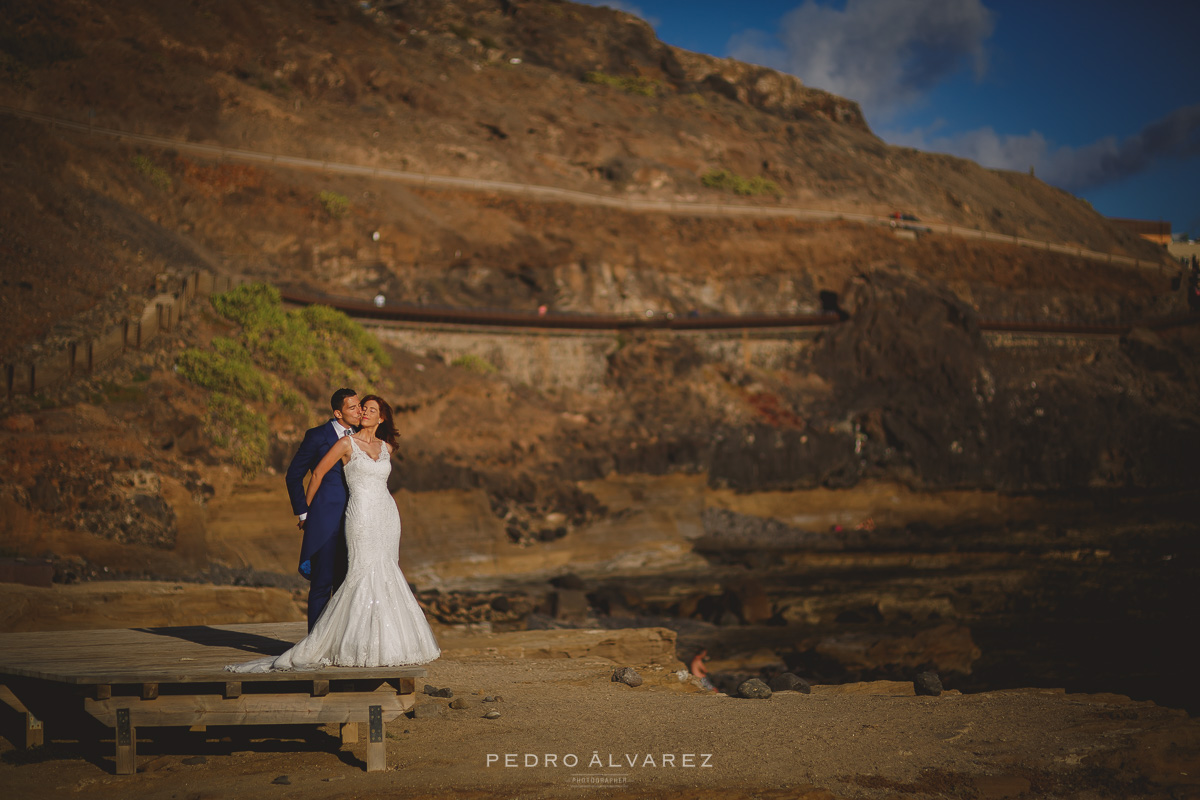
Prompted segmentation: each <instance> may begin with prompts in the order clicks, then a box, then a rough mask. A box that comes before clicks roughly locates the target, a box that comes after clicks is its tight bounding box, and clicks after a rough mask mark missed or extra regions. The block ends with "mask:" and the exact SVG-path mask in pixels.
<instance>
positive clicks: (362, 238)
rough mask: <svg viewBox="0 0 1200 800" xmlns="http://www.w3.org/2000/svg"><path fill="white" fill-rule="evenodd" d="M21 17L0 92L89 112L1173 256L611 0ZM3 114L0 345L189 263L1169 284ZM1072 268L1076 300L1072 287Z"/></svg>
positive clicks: (1004, 290)
mask: <svg viewBox="0 0 1200 800" xmlns="http://www.w3.org/2000/svg"><path fill="white" fill-rule="evenodd" d="M10 9H11V10H10V13H9V14H8V15H7V16H6V18H5V20H4V21H3V23H0V24H3V26H4V28H3V32H2V34H0V45H2V46H3V49H4V61H3V69H4V71H5V75H6V76H7V77H8V80H6V81H5V82H3V83H2V84H0V103H4V104H7V105H9V106H13V107H19V108H23V109H26V110H32V111H38V112H41V113H45V114H49V115H52V116H58V117H63V118H69V119H74V120H78V121H81V122H87V123H91V124H95V125H97V126H105V127H109V128H115V129H120V130H127V131H135V132H143V133H152V134H155V135H159V136H166V137H174V138H178V139H182V140H188V141H199V142H208V143H216V144H222V145H225V146H229V147H238V148H244V149H253V150H259V151H265V152H273V153H281V154H290V155H299V156H305V157H312V158H319V159H328V160H336V161H339V162H346V163H353V164H362V165H367V166H372V165H374V166H387V167H394V168H401V169H407V170H414V171H426V172H428V173H431V174H438V175H459V176H465V177H473V178H494V179H503V180H507V181H515V182H525V183H533V184H541V185H548V186H558V187H564V188H573V189H583V190H587V191H589V192H593V193H601V194H608V195H613V196H635V197H646V198H658V199H672V200H684V201H687V200H708V201H712V200H725V201H731V202H748V203H760V204H768V205H772V204H779V203H785V204H790V205H801V206H810V207H815V208H824V209H832V210H842V211H848V212H852V211H860V212H868V213H873V214H881V215H882V214H889V213H891V212H892V211H894V210H896V209H902V210H903V211H905V212H906V213H912V214H915V215H917V216H920V217H921V218H922V219H927V220H941V221H944V222H948V223H953V224H958V225H964V226H975V227H980V228H984V229H988V230H994V231H999V232H1002V233H1008V234H1020V235H1024V236H1029V237H1033V238H1037V239H1040V240H1047V241H1056V242H1064V243H1070V244H1076V245H1080V246H1084V247H1088V248H1092V249H1096V250H1100V251H1104V252H1117V253H1127V254H1131V255H1135V256H1138V257H1142V258H1149V259H1155V258H1157V257H1158V256H1157V253H1156V251H1155V250H1154V249H1153V248H1152V246H1150V245H1148V244H1146V243H1145V242H1142V241H1140V240H1137V239H1134V238H1131V237H1129V236H1128V235H1126V234H1124V233H1122V232H1120V231H1117V230H1115V229H1113V228H1111V227H1109V226H1108V225H1107V224H1106V222H1105V221H1104V220H1103V218H1101V217H1100V216H1099V215H1097V214H1096V213H1095V212H1093V211H1092V210H1091V209H1090V208H1089V207H1088V206H1087V204H1086V203H1083V202H1082V201H1079V200H1077V199H1076V198H1073V197H1071V196H1069V195H1067V194H1065V193H1063V192H1061V191H1058V190H1056V189H1052V188H1051V187H1048V186H1046V185H1045V184H1043V183H1041V182H1040V181H1037V180H1036V179H1034V178H1032V177H1030V176H1025V175H1019V174H1014V173H1001V172H995V171H990V170H984V169H982V168H980V167H979V166H977V165H975V164H973V163H971V162H967V161H963V160H960V159H953V158H950V157H947V156H937V155H930V154H922V153H918V152H916V151H912V150H906V149H901V148H893V147H889V146H887V145H885V144H884V143H883V142H881V141H880V140H879V139H878V138H876V137H875V136H874V135H873V134H872V133H871V132H870V130H869V128H868V126H867V124H866V122H865V121H864V120H863V118H862V116H861V113H860V112H859V111H858V109H857V107H856V106H855V105H854V104H853V103H852V102H850V101H846V100H844V99H841V98H837V97H835V96H832V95H829V94H827V93H825V92H822V91H820V90H819V89H816V88H812V87H805V86H803V85H802V84H800V82H799V81H797V80H796V79H794V78H791V77H788V76H784V75H780V74H777V73H774V72H771V71H769V70H765V69H763V68H758V67H751V66H749V65H744V64H739V63H737V62H731V61H722V60H718V59H713V58H710V57H707V56H702V55H698V54H694V53H686V52H683V51H679V50H677V49H675V48H672V47H669V46H667V45H665V44H663V43H661V42H659V41H657V39H655V37H654V35H653V32H652V31H651V29H650V28H649V27H648V26H647V25H645V23H643V22H641V21H639V20H637V19H636V18H634V17H630V16H628V15H626V14H623V13H621V12H617V11H613V10H611V9H607V8H594V7H588V6H576V5H572V4H570V3H559V2H550V0H530V1H529V2H515V1H513V2H509V1H508V0H503V1H500V0H496V1H495V2H493V1H492V0H473V1H472V2H458V3H404V4H392V5H388V6H386V7H381V8H375V7H372V6H367V5H363V4H360V3H351V2H323V3H317V4H307V3H300V2H291V1H290V0H275V2H264V3H254V4H243V3H233V2H217V3H212V4H208V5H205V6H204V7H203V8H201V7H193V6H187V5H180V4H175V3H168V4H161V3H152V2H140V0H139V1H138V2H131V3H121V4H115V5H114V4H109V3H99V2H79V3H56V2H51V3H40V2H26V1H24V0H22V1H21V2H16V3H14V4H11V5H10ZM0 129H2V130H3V132H4V134H3V135H4V137H5V139H6V142H7V147H6V157H5V159H4V161H3V163H2V164H0V169H2V170H3V177H4V180H3V181H2V182H0V206H3V208H4V209H5V213H6V214H7V215H8V219H9V220H10V221H11V222H10V224H9V225H8V226H7V230H6V236H5V237H4V243H3V244H2V245H0V263H2V266H3V272H4V280H5V282H6V283H5V291H4V292H3V297H2V298H0V304H2V307H0V310H2V311H3V312H4V314H5V316H6V318H7V319H9V320H10V322H11V326H12V328H11V330H12V331H13V336H12V337H11V338H10V339H8V340H7V341H6V342H5V344H4V346H3V347H4V351H5V352H6V353H8V354H9V355H13V354H16V353H19V352H20V350H21V348H22V346H28V345H29V344H31V343H33V342H35V341H38V340H40V339H41V338H42V337H44V336H46V335H47V334H48V333H50V332H51V331H54V332H55V333H56V334H58V335H59V338H60V339H61V338H62V337H64V336H66V335H68V334H69V333H70V329H69V328H64V327H62V325H63V323H64V322H65V321H66V320H67V319H72V320H75V321H76V322H81V323H83V324H88V320H87V319H84V320H79V315H81V314H91V315H92V316H93V317H96V318H99V317H106V316H107V317H113V316H116V315H119V314H122V313H125V312H126V311H127V306H128V304H129V303H130V302H134V301H136V296H139V295H141V294H144V292H145V291H146V289H147V288H148V287H149V286H150V285H151V284H152V282H153V280H154V276H155V275H157V274H158V273H160V272H163V271H171V270H186V269H192V268H195V267H197V266H207V267H209V268H211V269H214V270H216V271H221V272H226V273H238V274H248V275H252V276H255V277H262V278H266V279H269V280H272V281H274V282H277V283H281V284H307V285H308V286H309V287H311V288H326V289H331V290H335V291H338V292H342V293H355V294H357V293H368V294H374V293H375V292H376V291H384V292H387V293H388V294H389V296H391V297H394V298H395V299H397V300H409V301H417V302H420V301H424V302H439V303H448V304H453V305H465V306H491V307H512V306H517V307H530V306H536V305H538V304H541V303H549V304H551V305H552V307H554V308H559V309H576V310H589V309H591V310H598V311H609V310H631V309H632V310H641V309H643V308H646V307H655V308H659V309H662V310H674V311H676V312H685V311H688V310H690V309H692V308H697V309H700V310H705V311H708V310H712V311H716V310H725V311H730V310H741V311H774V310H780V309H783V310H788V309H793V310H794V309H797V308H800V309H803V308H810V307H813V306H815V305H816V302H817V299H816V292H817V291H819V290H820V289H832V290H834V291H838V290H841V289H842V288H844V283H845V281H846V279H847V277H848V276H850V275H853V274H855V273H856V272H857V271H859V270H861V269H863V268H865V267H868V266H871V265H877V264H880V263H888V262H898V263H901V264H904V265H911V266H912V267H913V268H915V269H917V270H919V271H922V272H928V273H929V274H931V275H932V276H934V277H936V278H937V279H939V280H943V279H944V280H948V281H953V282H954V283H955V285H956V286H957V287H958V289H959V290H961V291H962V293H963V296H964V297H965V298H966V299H967V300H968V301H969V302H971V303H972V304H973V305H976V306H978V307H979V310H980V313H982V314H984V315H985V316H988V317H995V316H1011V315H1013V314H1014V313H1017V314H1019V315H1020V316H1025V317H1029V316H1034V315H1035V314H1036V312H1039V311H1042V310H1043V309H1044V313H1043V315H1042V316H1043V317H1053V316H1055V312H1061V313H1062V314H1064V315H1068V316H1076V317H1079V316H1082V317H1085V318H1089V319H1091V318H1095V319H1103V320H1111V319H1113V318H1114V317H1117V316H1119V317H1122V318H1130V317H1140V316H1146V315H1152V314H1154V313H1156V312H1158V311H1160V310H1161V309H1162V308H1163V307H1165V306H1167V305H1169V303H1170V298H1169V296H1170V286H1169V277H1165V276H1164V275H1162V274H1154V273H1153V271H1151V273H1150V274H1143V273H1144V271H1134V272H1133V273H1129V271H1128V270H1126V271H1125V273H1127V274H1122V270H1111V269H1107V268H1104V269H1100V268H1095V267H1093V266H1091V265H1080V264H1077V263H1075V261H1076V260H1075V259H1071V258H1067V257H1059V258H1054V257H1050V256H1049V255H1048V254H1040V255H1039V254H1035V253H1030V252H1027V251H1026V252H1022V251H1019V250H1014V249H1013V248H1009V247H1006V246H1003V245H990V246H986V247H984V246H973V245H967V244H965V243H963V242H954V243H936V244H926V243H924V242H920V243H916V244H914V243H912V242H909V241H907V240H900V239H895V238H893V237H891V236H890V235H889V234H886V232H884V231H878V230H872V229H870V228H867V227H864V226H861V225H848V224H837V223H834V224H814V223H809V224H799V223H790V222H781V221H767V222H761V223H759V222H750V221H745V220H736V219H734V220H731V219H722V218H689V217H686V216H678V215H675V216H668V215H658V216H655V215H644V214H643V215H638V214H631V213H628V212H618V211H612V210H609V211H605V210H602V209H593V208H581V207H577V206H574V205H570V204H556V203H545V202H533V201H529V200H525V199H521V198H514V197H494V196H488V195H485V194H476V193H466V194H456V193H451V192H438V191H418V190H413V189H408V188H403V187H400V186H398V185H394V184H388V183H386V182H382V181H379V180H370V179H365V178H361V179H360V178H345V177H340V176H335V175H322V174H313V173H307V172H296V171H289V170H285V169H279V168H263V167H252V166H244V165H239V164H236V163H219V162H217V161H208V160H205V159H201V158H196V157H192V156H184V155H181V154H177V153H173V152H170V151H164V150H161V149H157V148H152V147H135V146H131V145H130V144H127V143H120V142H115V141H111V140H108V139H106V138H104V137H99V136H91V137H89V136H87V135H86V134H82V133H78V132H70V131H66V130H62V129H54V128H50V127H47V126H46V125H44V124H43V123H36V122H29V121H22V120H16V119H13V118H12V117H9V116H7V115H4V116H2V117H0ZM721 170H724V171H726V172H727V173H728V175H729V176H730V178H729V181H730V182H727V184H726V185H727V186H735V187H738V186H743V187H744V186H755V187H758V189H755V190H756V191H758V190H761V191H763V192H765V193H764V194H760V195H758V196H755V197H750V198H740V197H739V196H738V195H736V194H733V193H731V192H730V191H728V189H721V188H710V187H707V186H705V185H704V183H703V181H702V179H703V178H704V177H705V176H706V175H710V176H711V175H712V174H714V173H716V172H718V171H721ZM752 180H757V181H758V183H750V182H751V181H752ZM738 181H742V183H740V184H739V183H738ZM764 187H765V188H764ZM323 193H324V196H325V197H326V198H327V201H331V202H332V204H330V202H323V201H322V200H321V197H322V194H323ZM374 232H379V234H380V238H379V239H378V241H375V240H373V238H372V234H373V233H374ZM1010 251H1012V252H1010ZM581 273H586V275H585V276H584V277H583V278H579V277H578V274H581ZM781 273H786V274H787V279H786V280H787V281H788V282H790V284H789V285H788V286H784V287H782V289H781V288H780V277H779V276H780V274H781ZM1085 274H1086V275H1087V276H1089V277H1087V278H1086V279H1085V278H1082V277H1081V275H1085ZM1031 275H1032V276H1034V277H1033V279H1032V281H1031V280H1030V279H1029V277H1030V276H1031ZM1092 276H1096V277H1095V278H1093V277H1092ZM602 284H604V285H602ZM1081 287H1085V288H1086V289H1087V294H1088V295H1089V299H1088V300H1085V301H1083V302H1082V303H1077V302H1075V301H1074V300H1073V299H1072V295H1075V294H1078V293H1079V290H1080V288H1081ZM1017 290H1019V291H1017ZM1026 290H1033V291H1035V292H1038V295H1037V296H1036V297H1031V296H1027V295H1023V294H1021V292H1024V291H1026ZM131 296H133V297H131ZM1093 298H1096V302H1095V303H1093V302H1092V299H1093ZM56 324H57V325H59V326H60V327H59V328H58V329H57V330H55V325H56Z"/></svg>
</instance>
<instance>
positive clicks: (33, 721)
mask: <svg viewBox="0 0 1200 800" xmlns="http://www.w3.org/2000/svg"><path fill="white" fill-rule="evenodd" d="M0 703H4V704H5V705H7V706H8V707H9V708H11V709H12V710H13V711H15V712H16V713H17V714H18V715H20V716H21V717H23V720H22V721H23V723H24V728H25V734H24V736H23V737H22V741H19V742H13V744H15V745H17V746H18V747H24V748H25V749H26V750H28V749H30V748H31V747H41V746H42V745H43V744H44V743H45V731H44V730H43V729H42V721H41V720H40V719H38V718H37V717H35V716H34V715H33V713H32V712H31V711H30V710H29V709H28V708H26V707H25V704H24V703H22V702H21V700H20V699H19V698H18V697H17V696H16V695H15V694H14V693H13V691H12V690H11V689H9V688H8V687H7V686H0Z"/></svg>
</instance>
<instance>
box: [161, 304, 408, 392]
mask: <svg viewBox="0 0 1200 800" xmlns="http://www.w3.org/2000/svg"><path fill="white" fill-rule="evenodd" d="M211 302H212V306H213V308H214V309H215V310H216V311H217V313H218V314H220V315H221V316H223V317H225V318H226V319H228V320H230V321H231V322H236V323H238V324H239V325H241V326H242V333H241V336H240V337H239V339H238V340H237V341H233V340H228V339H220V338H218V339H214V340H213V349H214V350H216V353H215V354H207V356H205V355H204V354H202V352H201V351H194V352H193V351H189V352H188V353H186V354H185V355H187V358H186V359H184V358H182V357H181V359H180V366H179V368H180V372H182V373H183V374H184V376H185V377H187V378H188V379H189V380H192V381H193V382H195V383H197V384H200V385H201V386H206V387H207V388H212V389H217V390H219V391H226V392H229V393H231V394H234V395H235V396H237V397H241V398H242V399H245V400H251V399H255V398H253V397H251V396H249V395H247V394H245V393H244V392H241V391H234V389H233V388H232V387H231V385H230V384H228V383H226V384H223V385H221V386H214V385H210V384H212V383H216V382H217V381H218V378H221V377H227V376H225V375H224V372H234V373H235V374H236V376H237V377H239V378H244V377H245V376H244V375H243V372H244V370H243V369H241V368H243V367H249V368H254V367H259V368H263V369H266V370H269V371H270V372H273V373H275V374H276V375H277V376H279V377H281V378H283V379H286V380H291V381H295V380H299V381H308V380H312V379H317V380H324V381H326V382H327V383H329V384H334V383H337V384H341V385H358V384H362V383H363V381H364V379H365V380H367V381H377V380H379V379H380V377H381V376H382V374H383V368H384V367H387V366H389V365H390V364H391V360H390V359H389V358H388V355H387V353H386V352H385V351H384V349H383V347H382V345H380V344H379V341H378V340H377V339H376V338H375V337H374V336H372V335H371V334H370V333H368V332H367V331H366V329H365V328H363V326H362V325H359V324H358V323H357V322H355V321H354V320H352V319H350V317H348V316H346V315H345V314H343V313H342V312H341V311H337V310H335V309H332V308H329V307H328V306H307V307H305V308H301V309H297V310H295V311H285V310H284V309H283V304H282V302H281V300H280V296H279V290H278V289H276V288H275V287H273V286H270V285H268V284H265V283H247V284H244V285H242V286H238V287H236V288H234V289H231V290H230V291H228V292H224V293H222V294H215V295H213V296H212V298H211ZM216 356H223V357H224V358H225V359H227V360H228V361H230V362H232V363H231V364H218V360H217V359H216V358H215V357H216ZM222 369H223V370H224V372H222V371H221V370H222ZM212 373H219V374H218V375H217V376H216V377H213V376H212ZM264 380H266V379H265V378H264Z"/></svg>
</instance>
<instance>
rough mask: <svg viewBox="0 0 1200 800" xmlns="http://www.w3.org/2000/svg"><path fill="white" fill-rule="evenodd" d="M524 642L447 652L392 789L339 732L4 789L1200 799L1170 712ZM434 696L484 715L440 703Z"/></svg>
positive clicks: (29, 774) (211, 736) (42, 765)
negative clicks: (703, 673) (725, 675)
mask: <svg viewBox="0 0 1200 800" xmlns="http://www.w3.org/2000/svg"><path fill="white" fill-rule="evenodd" d="M548 634H549V632H541V634H539V635H542V636H544V635H548ZM607 635H610V636H611V635H612V632H607ZM505 636H506V635H505V634H494V635H491V636H489V637H487V638H486V640H483V639H479V640H477V641H475V642H472V641H470V640H465V639H464V640H457V641H454V640H444V641H443V646H444V649H445V651H446V652H445V655H444V656H443V658H442V659H440V660H439V661H437V662H435V663H433V664H431V665H429V666H428V668H427V669H428V677H427V678H426V679H425V680H424V681H422V680H420V679H418V682H417V686H418V703H419V704H424V703H434V704H437V705H438V706H441V707H442V708H441V709H440V713H439V714H438V715H437V716H431V717H420V718H414V719H409V718H406V717H402V718H400V719H398V720H396V721H394V722H392V723H389V724H388V725H387V729H386V742H387V762H388V769H387V770H386V771H383V772H372V773H368V772H366V771H365V770H364V766H365V758H366V745H365V743H364V742H363V741H362V740H360V742H359V743H357V744H346V745H343V744H341V742H340V741H339V739H338V736H337V729H336V726H327V727H324V728H317V727H315V726H310V727H307V728H302V727H291V728H253V729H234V728H212V729H209V730H208V731H207V732H204V733H184V732H182V731H175V732H173V733H172V734H170V735H168V736H164V735H163V730H164V729H157V730H151V729H142V730H140V731H139V734H140V736H139V754H138V755H139V772H138V773H137V774H136V775H132V776H118V775H115V774H113V766H112V751H111V747H112V745H111V740H110V741H109V742H106V743H103V744H101V746H100V748H99V750H96V751H93V752H89V751H86V750H85V749H83V748H81V747H80V746H79V745H78V744H76V743H73V742H61V741H53V742H51V743H50V744H48V745H47V746H46V747H44V748H41V749H38V750H34V751H29V752H26V751H20V750H16V749H13V748H12V746H11V745H10V744H9V743H8V742H7V741H5V742H3V744H0V747H2V748H3V752H2V753H0V786H3V787H5V792H4V794H5V795H6V796H8V797H20V798H29V797H35V798H38V797H78V798H81V799H85V798H107V797H124V798H146V799H147V800H148V799H149V798H163V799H164V800H168V799H169V800H185V799H187V800H200V799H201V798H209V797H228V796H234V795H236V796H238V797H269V798H305V800H309V799H315V798H349V797H456V798H460V797H463V798H476V797H478V798H484V797H487V798H493V797H495V798H500V797H504V798H508V797H522V798H526V797H528V798H557V797H571V798H573V797H604V798H630V797H662V798H673V797H763V798H776V797H778V798H785V797H786V798H791V797H803V798H826V797H839V798H841V797H864V798H886V797H930V798H933V797H959V798H998V797H1079V798H1084V797H1087V798H1107V797H1200V725H1197V723H1196V721H1195V720H1192V719H1190V718H1188V716H1187V715H1186V714H1184V713H1183V712H1181V711H1175V710H1171V709H1165V708H1161V707H1158V706H1155V705H1154V704H1151V703H1137V702H1132V701H1130V700H1128V699H1127V698H1123V697H1119V696H1116V695H1067V694H1064V693H1062V692H1061V691H1057V690H1047V689H1023V690H1010V691H1003V692H989V693H983V694H975V695H961V694H958V693H955V692H949V693H945V694H943V695H942V696H940V697H917V696H915V695H914V694H913V689H912V685H911V684H908V683H894V682H876V683H859V684H847V685H843V686H818V687H814V688H813V691H812V693H811V694H800V693H795V692H786V693H776V694H774V695H773V696H772V697H771V698H770V699H768V700H744V699H737V698H731V697H728V696H726V695H719V694H712V693H707V692H703V691H699V690H698V689H697V688H696V687H695V686H694V685H692V684H691V683H689V682H686V681H682V682H681V681H680V679H679V678H678V677H677V675H676V673H675V670H676V669H677V668H679V667H681V666H682V665H681V664H679V663H678V662H673V663H672V662H670V661H669V659H662V660H664V661H666V662H667V663H664V664H641V665H639V666H637V669H638V671H639V672H640V674H641V675H642V676H643V677H644V678H645V683H644V684H643V685H642V686H640V687H637V688H633V687H629V686H626V685H624V684H620V683H614V682H613V681H612V680H611V676H612V673H613V671H614V668H615V667H616V666H619V665H620V664H619V663H618V662H615V661H613V660H610V659H606V658H598V657H595V656H592V655H584V656H582V657H577V658H561V657H560V658H545V657H536V656H538V655H545V652H544V651H543V650H538V649H537V648H534V647H528V646H526V647H525V648H524V650H522V648H520V647H514V646H512V645H513V643H512V642H509V643H508V645H506V644H505V642H506V640H505ZM515 636H526V637H528V636H529V634H517V635H515ZM526 644H528V642H526ZM514 654H518V655H523V656H524V657H512V656H513V655H514ZM426 683H428V684H430V685H432V686H435V687H439V688H440V687H449V688H450V689H452V690H453V692H454V695H455V697H456V698H458V697H462V698H465V699H466V700H467V702H468V704H469V707H468V708H465V709H452V708H449V707H447V706H448V704H449V702H450V701H449V700H446V699H435V698H432V697H428V696H426V695H424V694H423V693H421V692H420V689H421V688H422V687H423V686H424V685H425V684H426ZM497 695H498V696H499V698H500V699H499V700H494V701H493V702H485V699H484V698H485V697H486V696H497ZM493 709H494V710H497V711H499V712H500V717H499V718H497V719H486V718H485V717H484V714H485V713H486V712H487V711H488V710H493ZM547 755H552V756H555V757H556V758H555V759H554V761H553V762H549V761H548V760H547ZM201 762H202V763H201ZM281 776H286V778H283V777H281Z"/></svg>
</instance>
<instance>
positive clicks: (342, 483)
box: [284, 420, 348, 577]
mask: <svg viewBox="0 0 1200 800" xmlns="http://www.w3.org/2000/svg"><path fill="white" fill-rule="evenodd" d="M332 421H333V420H330V421H329V422H326V423H325V424H324V425H318V426H317V427H315V428H310V429H309V430H307V431H305V433H304V441H302V442H301V443H300V448H299V449H298V450H297V451H296V455H294V456H293V457H292V463H291V464H289V465H288V468H287V473H286V474H285V476H284V480H285V481H286V483H287V490H288V497H290V498H291V501H292V511H293V512H295V514H296V516H299V515H301V514H305V513H307V514H308V516H307V517H306V518H305V522H304V542H303V543H302V544H301V545H300V566H299V569H300V574H301V575H303V576H305V577H308V575H309V570H308V569H305V567H307V566H309V560H310V559H311V557H312V554H313V553H315V552H316V551H318V550H320V549H321V548H322V547H324V546H325V545H326V544H327V543H328V542H329V539H330V537H332V536H344V535H345V534H344V532H343V523H344V520H345V516H346V498H347V496H348V495H347V492H346V476H345V474H344V473H343V472H342V462H341V461H339V462H337V463H336V464H334V465H333V467H332V468H331V469H330V470H329V472H327V473H326V474H325V478H324V479H323V480H322V481H321V486H320V488H318V489H317V494H316V496H315V497H314V498H313V502H312V505H311V506H310V505H308V504H307V503H305V501H304V494H305V492H304V476H305V475H307V474H308V473H310V472H312V471H313V470H315V469H316V468H317V464H320V463H321V459H322V458H324V457H325V454H326V453H328V452H329V448H331V447H333V446H334V444H336V443H337V440H338V435H337V431H336V430H334V426H333V425H331V424H330V423H331V422H332Z"/></svg>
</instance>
